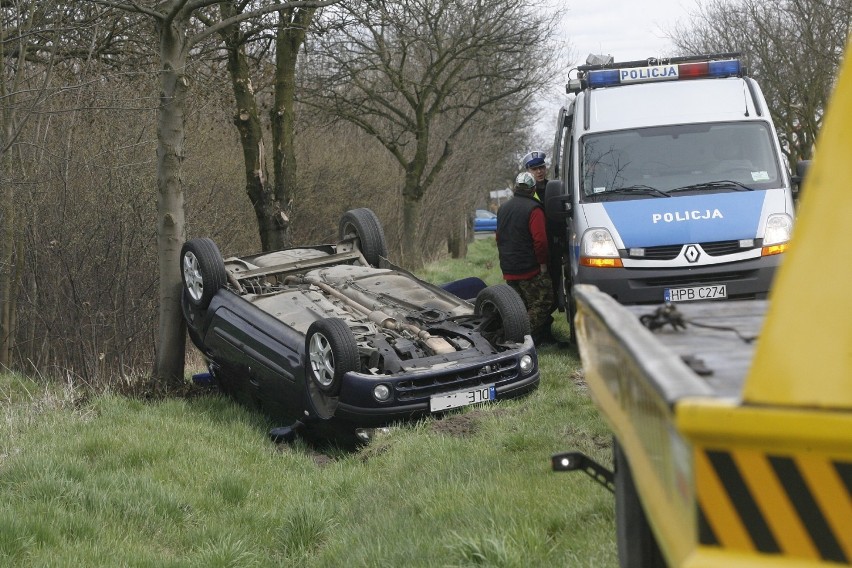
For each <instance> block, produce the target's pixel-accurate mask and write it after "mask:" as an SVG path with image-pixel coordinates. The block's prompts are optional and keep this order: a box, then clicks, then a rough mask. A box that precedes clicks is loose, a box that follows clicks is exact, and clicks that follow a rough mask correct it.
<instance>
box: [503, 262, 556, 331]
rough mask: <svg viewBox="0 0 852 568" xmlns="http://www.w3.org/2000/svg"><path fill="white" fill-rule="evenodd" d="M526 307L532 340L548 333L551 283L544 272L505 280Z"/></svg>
mask: <svg viewBox="0 0 852 568" xmlns="http://www.w3.org/2000/svg"><path fill="white" fill-rule="evenodd" d="M506 284H508V285H509V286H511V287H512V288H514V289H515V291H516V292H517V293H518V294H519V295H520V296H521V299H522V300H523V301H524V305H525V306H526V307H527V315H528V316H529V318H530V331H531V334H532V338H533V341H534V342H536V343H538V342H539V340H540V339H541V338H542V337H546V336H549V335H550V325H551V324H552V323H553V316H552V315H551V314H552V313H553V284H552V282H551V281H550V277H549V276H547V275H546V274H538V275H536V276H534V277H533V278H531V279H529V280H507V281H506Z"/></svg>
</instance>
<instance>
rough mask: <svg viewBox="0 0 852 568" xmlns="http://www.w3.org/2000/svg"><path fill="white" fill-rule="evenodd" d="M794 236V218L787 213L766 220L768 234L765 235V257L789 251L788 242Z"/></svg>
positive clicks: (777, 214)
mask: <svg viewBox="0 0 852 568" xmlns="http://www.w3.org/2000/svg"><path fill="white" fill-rule="evenodd" d="M792 234H793V218H792V217H790V216H789V215H787V214H786V213H775V214H773V215H770V216H769V218H767V219H766V233H765V234H764V235H763V251H762V254H763V256H769V255H773V254H779V253H782V252H784V251H786V250H787V246H788V241H789V240H790V236H791V235H792Z"/></svg>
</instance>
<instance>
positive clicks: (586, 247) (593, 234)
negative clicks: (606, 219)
mask: <svg viewBox="0 0 852 568" xmlns="http://www.w3.org/2000/svg"><path fill="white" fill-rule="evenodd" d="M580 264H582V265H583V266H593V267H596V268H613V267H619V266H621V258H620V257H619V255H618V248H617V247H616V246H615V241H614V240H613V238H612V235H611V234H610V232H609V231H608V230H607V229H602V228H597V229H589V230H587V231H586V232H585V233H583V237H582V238H581V239H580Z"/></svg>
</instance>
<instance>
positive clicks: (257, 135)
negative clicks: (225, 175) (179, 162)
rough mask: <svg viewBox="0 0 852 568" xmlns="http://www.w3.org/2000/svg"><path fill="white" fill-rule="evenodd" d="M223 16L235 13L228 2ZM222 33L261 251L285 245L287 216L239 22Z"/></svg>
mask: <svg viewBox="0 0 852 568" xmlns="http://www.w3.org/2000/svg"><path fill="white" fill-rule="evenodd" d="M220 7H221V10H222V18H223V19H225V18H229V17H232V16H234V15H236V10H235V9H234V7H233V6H232V5H230V4H226V3H222V4H220ZM221 36H222V38H223V40H224V42H225V48H226V50H227V53H228V71H229V72H230V75H231V85H232V86H233V89H234V98H235V100H236V104H237V112H236V114H235V115H234V124H235V125H236V126H237V130H238V131H239V133H240V144H241V145H242V147H243V163H244V164H245V176H246V194H247V195H248V198H249V200H250V201H251V204H252V207H254V214H255V217H256V218H257V228H258V233H259V235H260V243H261V247H262V249H263V250H264V251H270V250H276V249H280V248H284V247H285V246H286V244H285V243H286V242H287V224H286V222H285V220H286V218H287V217H286V215H285V214H284V212H283V211H282V210H281V202H280V201H279V200H278V199H277V198H276V196H275V193H274V188H273V187H272V186H271V185H270V183H269V168H268V167H267V164H266V147H265V145H264V143H263V130H262V127H261V124H260V113H259V111H258V108H257V101H256V100H255V97H254V90H253V89H252V86H251V79H250V78H249V67H248V62H247V60H246V56H245V51H244V49H243V44H242V40H243V38H242V37H241V36H240V31H239V24H234V25H232V26H228V27H227V28H226V29H225V30H223V31H222V33H221Z"/></svg>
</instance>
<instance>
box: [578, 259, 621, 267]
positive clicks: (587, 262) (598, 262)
mask: <svg viewBox="0 0 852 568" xmlns="http://www.w3.org/2000/svg"><path fill="white" fill-rule="evenodd" d="M580 264H581V265H583V266H590V267H592V268H621V267H622V264H621V259H620V258H588V257H582V258H580Z"/></svg>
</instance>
